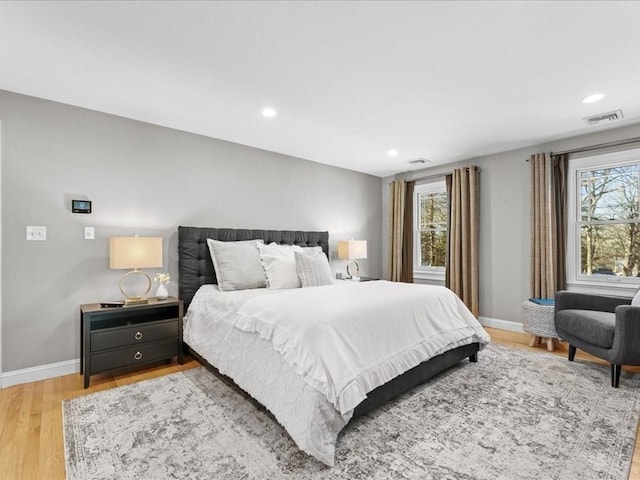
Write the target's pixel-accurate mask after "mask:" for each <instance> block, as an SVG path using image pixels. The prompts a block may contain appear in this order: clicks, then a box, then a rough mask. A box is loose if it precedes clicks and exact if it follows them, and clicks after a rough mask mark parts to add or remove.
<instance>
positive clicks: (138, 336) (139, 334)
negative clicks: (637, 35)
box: [133, 332, 142, 340]
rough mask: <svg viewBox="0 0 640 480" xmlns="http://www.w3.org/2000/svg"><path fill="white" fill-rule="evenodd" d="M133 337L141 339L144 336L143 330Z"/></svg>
mask: <svg viewBox="0 0 640 480" xmlns="http://www.w3.org/2000/svg"><path fill="white" fill-rule="evenodd" d="M133 338H135V339H136V340H140V339H141V338H142V332H136V334H135V335H134V336H133Z"/></svg>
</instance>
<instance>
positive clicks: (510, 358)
mask: <svg viewBox="0 0 640 480" xmlns="http://www.w3.org/2000/svg"><path fill="white" fill-rule="evenodd" d="M609 385H610V381H609V369H608V368H607V367H604V366H598V365H593V364H589V363H586V362H580V361H576V362H574V363H569V362H568V361H567V360H566V359H565V358H562V357H557V356H554V355H551V354H545V353H529V352H527V351H521V350H517V349H511V348H507V347H502V346H499V345H490V346H489V347H488V348H487V349H485V350H484V351H483V352H481V353H480V355H479V362H478V363H477V364H468V363H467V362H466V361H465V362H463V363H461V364H460V366H458V367H454V368H453V369H450V370H449V371H447V372H446V373H444V374H442V375H440V376H438V377H437V378H436V379H434V380H432V381H430V382H427V383H426V384H425V385H423V386H420V387H418V388H416V389H415V390H413V391H412V392H410V393H408V394H405V395H404V396H403V397H401V398H400V399H398V400H396V401H393V402H391V403H389V404H387V405H385V406H383V407H381V408H379V409H378V410H376V411H374V412H373V413H371V414H369V415H367V416H365V417H363V418H360V419H357V420H355V421H353V422H352V423H350V424H349V425H348V426H347V427H346V428H345V430H344V431H343V432H342V434H341V435H340V437H339V439H338V445H337V456H336V466H335V467H333V468H328V467H326V466H324V465H322V464H320V463H319V462H317V461H315V460H314V459H313V458H311V457H309V456H307V455H306V454H304V453H301V452H300V451H298V450H297V448H296V446H295V444H294V443H293V442H292V441H291V440H290V439H289V437H288V436H287V434H286V433H285V431H284V430H283V429H282V427H280V426H279V425H278V424H277V423H276V422H275V421H274V420H273V419H272V417H271V416H270V415H269V414H268V413H267V412H266V411H265V410H264V409H262V408H260V407H259V406H257V404H256V403H254V402H253V401H250V400H248V399H247V398H246V396H245V395H243V394H242V393H239V391H238V390H237V389H236V388H235V387H233V386H230V385H229V384H228V383H227V382H225V381H221V380H220V379H219V378H218V377H217V376H216V375H214V374H212V373H211V372H209V371H207V370H206V369H204V368H196V369H193V370H189V371H186V372H183V373H177V374H172V375H168V376H164V377H160V378H156V379H153V380H147V381H143V382H140V383H137V384H133V385H128V386H124V387H119V388H115V389H112V390H107V391H103V392H98V393H94V394H90V395H86V396H83V397H79V398H75V399H72V400H67V401H65V402H64V404H63V414H64V434H65V455H66V465H67V477H68V478H69V479H97V478H101V479H102V478H104V479H143V478H144V479H154V480H156V479H158V480H159V479H165V478H190V479H230V480H231V479H234V480H235V479H271V480H278V479H358V480H360V479H362V480H364V479H396V478H411V479H433V480H437V479H447V480H453V479H487V480H489V479H492V480H493V479H505V480H506V479H528V478H530V479H541V478H544V479H581V480H587V479H596V478H597V479H626V478H627V477H628V473H629V467H630V463H631V456H632V453H633V448H634V442H635V433H636V428H637V425H638V414H639V410H640V401H639V400H640V395H639V393H640V392H639V390H640V375H635V376H634V375H630V374H627V373H623V375H622V379H621V382H620V385H621V386H620V388H619V389H613V388H611V387H610V386H609Z"/></svg>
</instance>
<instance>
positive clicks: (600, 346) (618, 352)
mask: <svg viewBox="0 0 640 480" xmlns="http://www.w3.org/2000/svg"><path fill="white" fill-rule="evenodd" d="M555 299H556V302H555V304H556V306H555V315H554V323H555V327H556V331H557V332H558V335H559V336H560V338H561V339H563V340H566V341H567V342H569V361H570V362H572V361H573V359H574V357H575V354H576V348H579V349H580V350H584V351H585V352H588V353H590V354H591V355H595V356H596V357H599V358H602V359H604V360H607V361H608V362H609V363H611V386H612V387H614V388H618V385H619V384H620V372H621V370H622V365H640V307H633V306H631V298H626V297H613V296H607V295H591V294H584V293H575V292H567V291H560V292H556V297H555Z"/></svg>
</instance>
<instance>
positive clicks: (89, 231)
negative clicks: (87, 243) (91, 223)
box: [84, 227, 96, 240]
mask: <svg viewBox="0 0 640 480" xmlns="http://www.w3.org/2000/svg"><path fill="white" fill-rule="evenodd" d="M95 238H96V230H95V228H94V227H84V239H85V240H95Z"/></svg>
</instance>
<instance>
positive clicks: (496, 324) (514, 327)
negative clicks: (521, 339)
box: [478, 317, 524, 333]
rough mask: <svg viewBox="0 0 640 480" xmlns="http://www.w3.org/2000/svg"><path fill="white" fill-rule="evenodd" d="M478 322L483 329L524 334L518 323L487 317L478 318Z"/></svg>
mask: <svg viewBox="0 0 640 480" xmlns="http://www.w3.org/2000/svg"><path fill="white" fill-rule="evenodd" d="M478 321H479V322H480V324H481V325H482V326H483V327H491V328H499V329H500V330H509V331H510V332H520V333H524V328H523V327H522V324H521V323H520V322H513V321H511V320H500V319H498V318H489V317H478Z"/></svg>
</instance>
